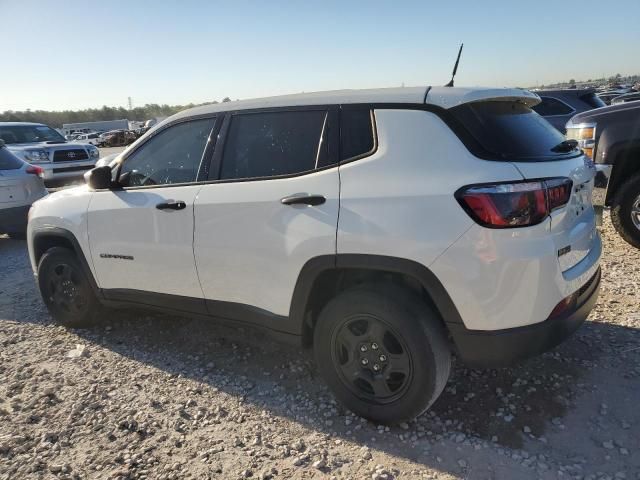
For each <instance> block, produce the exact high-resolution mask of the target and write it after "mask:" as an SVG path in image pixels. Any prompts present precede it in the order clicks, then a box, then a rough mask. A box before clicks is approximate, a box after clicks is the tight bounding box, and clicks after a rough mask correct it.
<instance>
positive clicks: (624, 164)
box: [566, 102, 640, 248]
mask: <svg viewBox="0 0 640 480" xmlns="http://www.w3.org/2000/svg"><path fill="white" fill-rule="evenodd" d="M566 127H567V138H569V139H574V140H577V141H578V143H579V145H580V147H582V150H583V151H584V153H585V154H586V155H588V156H589V157H591V158H592V159H593V160H594V161H595V165H596V170H597V175H596V179H595V182H596V184H595V187H596V188H595V189H594V191H593V205H594V207H596V210H598V209H599V210H600V212H601V211H602V208H603V207H605V206H607V207H611V222H612V223H613V226H614V227H615V229H616V230H617V231H618V233H619V234H620V236H621V237H622V238H623V239H624V240H626V241H627V242H628V243H630V244H631V245H633V246H634V247H637V248H640V102H628V103H622V104H619V105H611V106H609V107H605V108H599V109H597V110H591V111H589V112H583V113H580V114H578V115H576V116H575V117H573V118H572V119H571V120H570V121H569V123H567V125H566Z"/></svg>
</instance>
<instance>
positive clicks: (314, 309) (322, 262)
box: [290, 254, 463, 346]
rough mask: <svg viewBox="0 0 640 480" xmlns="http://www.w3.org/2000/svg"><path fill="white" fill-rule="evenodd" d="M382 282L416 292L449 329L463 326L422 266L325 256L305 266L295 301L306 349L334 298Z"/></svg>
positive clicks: (391, 259) (384, 258) (295, 314)
mask: <svg viewBox="0 0 640 480" xmlns="http://www.w3.org/2000/svg"><path fill="white" fill-rule="evenodd" d="M381 281H392V282H394V283H398V282H400V283H401V284H404V285H405V286H406V287H407V288H410V289H413V290H414V291H416V293H418V294H419V295H421V296H422V297H423V299H424V300H425V301H426V302H427V303H428V304H430V305H431V306H433V307H434V309H435V310H436V312H437V313H438V314H439V315H440V318H441V319H442V321H443V326H444V327H445V328H447V325H446V324H448V323H456V324H462V323H463V322H462V318H461V317H460V313H459V312H458V309H457V308H456V306H455V305H454V303H453V301H452V300H451V297H450V296H449V294H448V293H447V291H446V290H445V288H444V286H443V285H442V283H441V282H440V280H438V278H437V277H436V275H435V274H434V273H433V272H431V270H429V269H428V268H427V267H426V266H424V265H421V264H419V263H418V262H415V261H412V260H408V259H404V258H398V257H390V256H384V255H368V254H339V255H325V256H320V257H315V258H313V259H311V260H309V261H308V262H307V263H306V264H305V265H304V267H303V268H302V270H301V272H300V275H299V277H298V281H297V283H296V287H295V290H294V294H293V298H292V301H291V308H290V321H291V322H292V323H293V325H295V327H296V330H297V332H296V333H298V334H299V335H301V336H302V344H303V346H310V345H311V344H312V342H313V329H314V327H315V321H316V319H317V317H318V314H319V313H320V310H321V309H322V307H323V306H324V305H325V304H326V303H327V302H328V301H329V300H330V299H331V298H333V297H334V296H335V295H336V294H337V293H339V292H340V291H343V290H344V289H346V288H348V287H351V286H354V285H358V284H361V283H370V282H381ZM447 331H448V328H447Z"/></svg>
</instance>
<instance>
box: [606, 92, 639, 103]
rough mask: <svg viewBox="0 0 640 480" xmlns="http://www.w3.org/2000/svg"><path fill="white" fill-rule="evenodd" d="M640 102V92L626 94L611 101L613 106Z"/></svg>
mask: <svg viewBox="0 0 640 480" xmlns="http://www.w3.org/2000/svg"><path fill="white" fill-rule="evenodd" d="M636 100H640V92H632V93H625V94H624V95H620V96H618V97H615V98H614V99H613V100H611V105H618V104H620V103H627V102H635V101H636Z"/></svg>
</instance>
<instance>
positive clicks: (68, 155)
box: [67, 152, 76, 158]
mask: <svg viewBox="0 0 640 480" xmlns="http://www.w3.org/2000/svg"><path fill="white" fill-rule="evenodd" d="M67 157H69V158H76V154H75V153H73V152H69V153H67Z"/></svg>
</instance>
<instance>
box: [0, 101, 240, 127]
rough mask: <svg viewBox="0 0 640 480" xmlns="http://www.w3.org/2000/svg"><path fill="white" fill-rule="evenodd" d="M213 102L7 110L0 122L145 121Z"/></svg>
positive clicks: (56, 123)
mask: <svg viewBox="0 0 640 480" xmlns="http://www.w3.org/2000/svg"><path fill="white" fill-rule="evenodd" d="M222 101H223V102H230V101H231V99H230V98H229V97H226V98H224V100H222ZM214 103H218V102H217V101H213V102H205V103H199V104H195V103H189V104H188V105H166V104H165V105H158V104H156V103H149V104H147V105H144V106H142V107H135V108H132V109H131V110H128V109H126V108H123V107H107V106H106V105H105V106H103V107H102V108H87V109H85V110H63V111H48V110H29V109H28V110H25V111H13V110H7V111H5V112H2V113H0V122H34V123H44V124H46V125H49V126H51V127H53V128H62V124H63V123H80V122H100V121H105V120H120V119H122V118H126V119H128V120H137V121H145V120H149V119H150V118H156V117H168V116H170V115H173V114H174V113H177V112H179V111H181V110H185V109H187V108H192V107H197V106H200V105H210V104H214Z"/></svg>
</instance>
